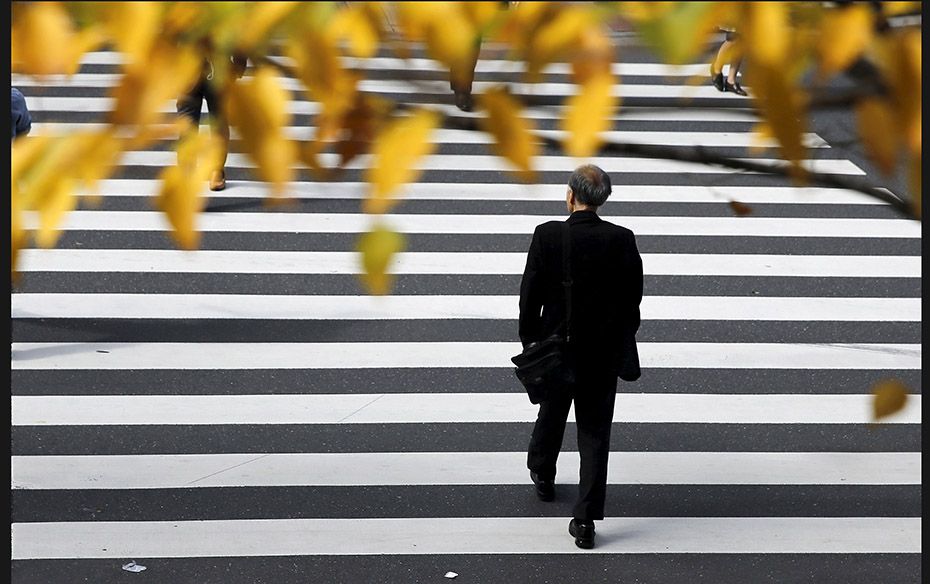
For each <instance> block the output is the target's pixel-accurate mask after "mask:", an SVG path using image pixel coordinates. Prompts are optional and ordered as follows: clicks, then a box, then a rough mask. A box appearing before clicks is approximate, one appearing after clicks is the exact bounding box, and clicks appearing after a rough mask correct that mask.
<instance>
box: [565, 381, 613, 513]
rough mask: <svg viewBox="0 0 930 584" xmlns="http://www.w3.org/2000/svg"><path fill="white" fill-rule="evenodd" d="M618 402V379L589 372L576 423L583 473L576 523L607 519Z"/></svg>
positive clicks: (578, 393) (579, 398)
mask: <svg viewBox="0 0 930 584" xmlns="http://www.w3.org/2000/svg"><path fill="white" fill-rule="evenodd" d="M616 398H617V376H616V374H615V373H613V372H611V371H590V370H589V371H588V372H586V373H583V374H582V375H580V376H579V379H578V384H577V391H576V394H575V422H576V423H577V426H578V452H579V454H580V456H581V470H580V473H579V474H580V476H579V482H578V501H577V503H576V504H575V508H574V512H573V514H574V516H575V518H576V519H581V520H585V521H592V520H595V519H603V518H604V500H605V499H606V496H607V460H608V457H609V455H610V430H611V424H612V423H613V416H614V402H615V401H616Z"/></svg>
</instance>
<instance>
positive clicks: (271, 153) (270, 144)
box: [226, 66, 297, 194]
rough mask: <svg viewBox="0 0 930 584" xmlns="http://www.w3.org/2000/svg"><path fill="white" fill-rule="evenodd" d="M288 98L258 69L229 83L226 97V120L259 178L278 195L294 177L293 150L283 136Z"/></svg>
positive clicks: (274, 80)
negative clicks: (235, 133)
mask: <svg viewBox="0 0 930 584" xmlns="http://www.w3.org/2000/svg"><path fill="white" fill-rule="evenodd" d="M288 100H289V96H288V93H287V91H286V90H285V89H284V88H283V87H282V86H281V84H280V82H279V81H278V78H277V77H276V75H275V73H274V71H273V70H272V69H271V68H269V67H264V66H263V67H259V68H258V70H257V71H256V72H255V74H254V75H253V76H252V77H250V78H246V79H243V80H242V81H240V82H239V83H235V84H233V85H232V86H231V87H230V89H229V95H228V96H227V101H226V104H227V111H228V114H229V121H230V123H232V124H233V125H234V126H235V127H236V128H237V129H238V130H239V133H240V135H241V136H242V142H243V145H244V148H245V150H246V152H247V153H248V155H249V156H250V157H251V158H252V160H254V161H255V164H256V165H257V174H258V175H259V177H260V178H261V179H262V180H264V181H266V182H269V183H272V186H273V188H274V192H275V194H280V193H281V191H282V190H283V188H284V186H285V184H286V183H287V182H289V181H290V180H291V179H292V177H293V174H294V162H295V160H296V158H297V149H296V146H295V145H294V143H293V142H291V141H290V140H289V139H287V137H286V136H285V134H284V128H285V126H287V124H288V120H289V119H290V114H288V111H287V109H288V108H287V104H288Z"/></svg>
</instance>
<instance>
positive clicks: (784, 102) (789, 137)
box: [746, 63, 806, 179]
mask: <svg viewBox="0 0 930 584" xmlns="http://www.w3.org/2000/svg"><path fill="white" fill-rule="evenodd" d="M746 77H747V80H748V81H749V82H750V84H751V86H752V89H753V99H754V100H755V101H756V103H757V104H758V106H759V109H760V110H761V113H762V116H763V118H764V119H765V121H766V122H767V124H768V128H769V129H770V130H771V132H772V134H773V135H774V136H775V138H776V139H777V140H778V144H779V146H780V148H781V154H782V157H783V158H784V159H786V160H788V161H789V162H790V163H791V165H792V166H791V168H792V173H793V176H794V178H795V179H801V178H802V177H803V175H804V171H803V168H802V167H801V160H803V158H804V153H805V151H806V150H805V148H804V142H803V136H804V122H803V118H804V108H803V94H802V93H801V91H800V90H799V88H798V87H797V86H796V85H795V84H794V83H793V81H792V80H791V79H790V78H789V72H788V71H787V70H785V69H783V68H781V67H773V66H769V65H762V64H757V63H754V64H753V66H752V67H751V68H750V69H749V71H748V72H747V73H746Z"/></svg>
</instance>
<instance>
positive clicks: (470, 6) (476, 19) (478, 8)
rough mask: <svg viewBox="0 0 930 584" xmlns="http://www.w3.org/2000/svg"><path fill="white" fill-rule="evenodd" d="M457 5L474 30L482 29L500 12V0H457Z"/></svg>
mask: <svg viewBox="0 0 930 584" xmlns="http://www.w3.org/2000/svg"><path fill="white" fill-rule="evenodd" d="M458 4H459V6H460V7H461V9H462V11H463V12H464V13H465V17H466V18H468V22H470V23H471V24H472V26H473V27H475V30H477V31H482V30H484V29H485V27H487V26H489V25H490V24H491V22H492V21H493V20H494V19H495V18H496V17H497V16H498V15H499V14H500V12H501V10H502V6H501V3H500V2H459V3H458Z"/></svg>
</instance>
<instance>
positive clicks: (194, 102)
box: [177, 77, 222, 127]
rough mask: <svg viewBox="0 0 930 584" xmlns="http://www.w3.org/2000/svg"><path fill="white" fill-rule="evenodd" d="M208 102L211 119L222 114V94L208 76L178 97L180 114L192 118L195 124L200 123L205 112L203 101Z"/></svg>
mask: <svg viewBox="0 0 930 584" xmlns="http://www.w3.org/2000/svg"><path fill="white" fill-rule="evenodd" d="M205 101H206V102H207V110H208V111H209V112H210V117H211V119H218V118H220V116H222V112H221V106H220V96H219V95H217V93H216V90H214V89H213V86H212V85H211V84H210V81H209V80H207V79H206V77H202V78H201V79H200V80H199V81H198V82H197V85H195V86H194V87H192V88H191V89H190V90H189V91H187V92H186V93H184V95H182V96H181V97H179V98H178V104H177V105H178V114H179V115H181V116H182V117H185V118H188V119H190V121H191V122H193V124H194V126H195V127H196V126H197V125H199V124H200V115H201V113H202V112H203V102H205Z"/></svg>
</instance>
